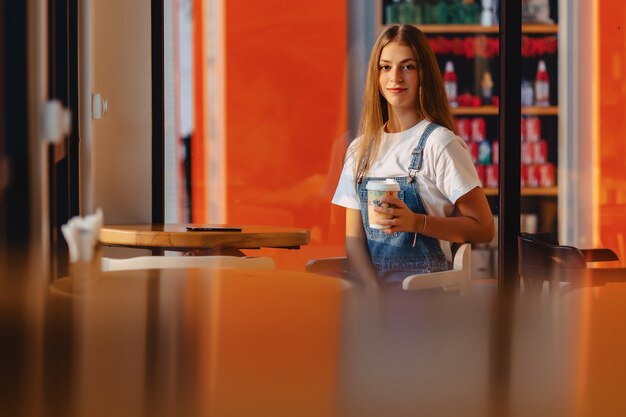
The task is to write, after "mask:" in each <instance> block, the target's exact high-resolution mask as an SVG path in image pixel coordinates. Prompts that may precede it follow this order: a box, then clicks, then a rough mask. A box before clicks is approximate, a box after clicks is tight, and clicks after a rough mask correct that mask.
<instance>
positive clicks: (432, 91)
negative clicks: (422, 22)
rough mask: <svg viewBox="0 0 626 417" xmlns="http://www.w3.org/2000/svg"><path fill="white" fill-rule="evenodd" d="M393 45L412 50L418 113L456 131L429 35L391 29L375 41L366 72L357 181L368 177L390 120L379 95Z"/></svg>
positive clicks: (408, 27)
mask: <svg viewBox="0 0 626 417" xmlns="http://www.w3.org/2000/svg"><path fill="white" fill-rule="evenodd" d="M391 42H398V43H400V44H403V45H407V46H409V47H410V48H411V49H412V50H413V55H414V56H415V60H416V61H417V68H418V87H419V94H418V100H417V101H416V103H415V106H416V108H417V111H418V114H419V115H420V116H421V117H423V118H425V119H427V120H430V121H431V122H435V123H437V124H439V125H441V126H444V127H447V128H448V129H450V130H451V131H454V119H453V118H452V112H451V110H450V105H449V104H448V99H447V97H446V91H445V88H444V86H443V79H442V78H441V71H440V70H439V65H438V64H437V59H436V58H435V54H434V53H433V51H432V49H431V48H430V45H429V44H428V40H427V39H426V36H424V34H423V33H422V31H421V30H419V29H418V28H416V27H415V26H411V25H393V26H390V27H389V28H387V29H386V30H385V31H384V32H383V33H381V34H380V36H379V37H378V39H377V40H376V43H375V44H374V47H373V48H372V53H371V55H370V60H369V65H368V69H367V80H366V82H365V92H364V95H363V109H362V111H361V121H360V126H359V131H360V135H363V137H362V139H361V141H360V142H359V144H358V146H356V147H354V148H353V154H352V157H354V161H355V179H356V181H357V182H360V181H361V179H362V178H363V177H365V176H366V174H367V172H368V171H369V169H370V167H371V166H372V163H373V162H374V159H376V155H377V153H378V149H379V148H380V142H381V132H382V127H383V125H384V124H385V123H387V121H388V120H389V107H388V103H387V100H385V97H384V96H383V95H382V93H381V92H380V88H379V81H378V79H379V75H380V64H379V60H380V55H381V52H382V50H383V48H384V47H385V46H387V45H388V44H389V43H391Z"/></svg>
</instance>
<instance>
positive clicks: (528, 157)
mask: <svg viewBox="0 0 626 417" xmlns="http://www.w3.org/2000/svg"><path fill="white" fill-rule="evenodd" d="M521 146H522V148H521V152H520V159H521V161H522V164H532V163H533V153H532V150H531V147H532V142H528V141H524V142H522V145H521Z"/></svg>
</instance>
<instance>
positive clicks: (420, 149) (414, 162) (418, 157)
mask: <svg viewBox="0 0 626 417" xmlns="http://www.w3.org/2000/svg"><path fill="white" fill-rule="evenodd" d="M438 127H439V125H438V124H437V123H433V122H431V123H429V124H428V126H426V130H424V133H422V136H421V137H420V140H419V142H418V143H417V146H416V147H415V149H413V151H412V152H411V155H413V157H412V158H411V164H410V165H409V177H411V179H412V178H414V177H415V175H417V172H418V171H419V170H420V169H422V160H423V158H424V147H425V146H426V140H427V139H428V137H429V136H430V134H431V133H432V132H433V130H435V129H437V128H438Z"/></svg>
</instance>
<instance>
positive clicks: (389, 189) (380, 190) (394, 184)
mask: <svg viewBox="0 0 626 417" xmlns="http://www.w3.org/2000/svg"><path fill="white" fill-rule="evenodd" d="M365 189H366V190H367V218H368V220H369V226H370V227H371V228H372V229H389V228H390V227H391V226H386V225H381V224H379V222H380V220H388V219H391V218H392V216H390V215H387V214H382V213H377V212H376V211H375V210H374V208H375V207H389V204H387V203H381V202H380V200H381V199H382V198H383V197H386V196H393V197H398V191H400V184H398V181H396V180H393V179H386V180H384V181H368V183H367V185H366V186H365Z"/></svg>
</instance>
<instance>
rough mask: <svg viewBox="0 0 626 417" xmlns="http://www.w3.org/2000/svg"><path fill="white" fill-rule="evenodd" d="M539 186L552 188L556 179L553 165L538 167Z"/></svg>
mask: <svg viewBox="0 0 626 417" xmlns="http://www.w3.org/2000/svg"><path fill="white" fill-rule="evenodd" d="M539 184H540V186H541V187H554V185H555V184H556V178H555V176H554V165H553V164H541V165H539Z"/></svg>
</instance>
